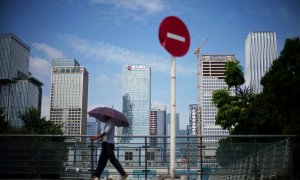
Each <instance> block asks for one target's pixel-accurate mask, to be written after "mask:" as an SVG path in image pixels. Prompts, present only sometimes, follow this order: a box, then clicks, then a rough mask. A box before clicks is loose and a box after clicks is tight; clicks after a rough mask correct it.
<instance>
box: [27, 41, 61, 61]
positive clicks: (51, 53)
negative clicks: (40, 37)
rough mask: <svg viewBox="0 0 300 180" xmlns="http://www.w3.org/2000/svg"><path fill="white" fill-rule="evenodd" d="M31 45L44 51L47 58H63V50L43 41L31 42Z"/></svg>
mask: <svg viewBox="0 0 300 180" xmlns="http://www.w3.org/2000/svg"><path fill="white" fill-rule="evenodd" d="M33 47H34V48H35V49H37V50H41V51H42V52H44V53H45V54H46V55H47V56H48V57H49V58H51V59H52V58H64V57H65V55H64V53H63V52H61V51H59V50H57V49H55V48H54V47H51V46H50V45H47V44H44V43H33Z"/></svg>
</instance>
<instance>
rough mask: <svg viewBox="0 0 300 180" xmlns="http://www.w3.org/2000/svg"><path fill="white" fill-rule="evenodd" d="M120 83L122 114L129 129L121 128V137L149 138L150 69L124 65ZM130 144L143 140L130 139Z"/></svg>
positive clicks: (145, 66)
mask: <svg viewBox="0 0 300 180" xmlns="http://www.w3.org/2000/svg"><path fill="white" fill-rule="evenodd" d="M122 83H123V113H124V115H125V116H126V117H127V119H128V121H129V128H123V131H122V135H138V136H149V135H150V111H151V68H150V67H149V66H147V65H125V66H124V67H123V82H122ZM129 140H130V139H123V140H122V141H123V142H128V141H129ZM130 142H136V143H143V142H144V139H131V140H130Z"/></svg>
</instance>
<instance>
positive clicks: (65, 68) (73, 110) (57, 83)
mask: <svg viewBox="0 0 300 180" xmlns="http://www.w3.org/2000/svg"><path fill="white" fill-rule="evenodd" d="M50 93H51V102H50V121H52V122H54V123H55V124H62V125H63V127H64V134H66V135H85V134H86V125H87V101H88V99H87V98H88V72H87V70H86V69H85V68H84V67H82V66H80V65H79V63H78V62H77V61H76V60H75V59H53V62H52V69H51V92H50Z"/></svg>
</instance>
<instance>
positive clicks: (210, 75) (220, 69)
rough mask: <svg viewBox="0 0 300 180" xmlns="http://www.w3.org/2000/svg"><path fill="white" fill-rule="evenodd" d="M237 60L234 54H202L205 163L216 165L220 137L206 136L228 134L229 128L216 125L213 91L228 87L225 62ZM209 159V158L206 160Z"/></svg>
mask: <svg viewBox="0 0 300 180" xmlns="http://www.w3.org/2000/svg"><path fill="white" fill-rule="evenodd" d="M233 60H235V56H234V55H202V59H201V120H202V122H201V124H202V127H201V132H202V135H203V136H204V138H203V145H204V146H205V148H204V149H203V150H204V151H203V156H204V159H203V161H204V164H205V163H206V164H207V165H208V166H209V165H214V164H215V163H216V161H215V158H214V157H215V150H205V149H211V148H212V149H216V147H215V146H216V145H217V143H218V141H219V139H220V137H205V136H226V135H228V134H229V132H228V131H227V130H224V129H222V128H221V126H220V125H216V124H215V123H216V119H215V117H216V114H217V107H216V106H215V105H213V103H212V93H213V91H215V90H218V89H224V88H226V89H227V88H228V85H227V84H226V82H225V80H224V79H225V75H224V73H225V63H226V62H228V61H233ZM206 159H207V160H206Z"/></svg>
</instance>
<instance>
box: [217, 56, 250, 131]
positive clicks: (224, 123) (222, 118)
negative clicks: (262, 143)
mask: <svg viewBox="0 0 300 180" xmlns="http://www.w3.org/2000/svg"><path fill="white" fill-rule="evenodd" d="M243 75H244V74H243V70H242V66H241V65H240V64H239V61H238V60H235V61H229V62H227V63H226V69H225V82H226V84H227V85H228V89H220V90H216V91H214V92H213V96H212V102H213V104H215V105H216V106H217V108H218V110H217V115H216V124H218V125H220V126H221V127H222V128H224V129H227V130H228V131H229V132H230V134H239V133H241V130H243V127H246V129H247V130H248V129H249V128H247V126H248V125H249V121H247V118H248V116H249V115H250V114H251V113H249V112H248V107H249V106H250V105H251V102H253V101H254V99H255V95H254V94H253V93H252V89H250V88H249V87H245V88H244V89H242V88H241V85H242V84H243V83H244V82H245V79H244V77H243ZM231 87H234V88H235V94H234V95H232V94H230V92H229V89H230V88H231ZM248 133H249V132H248Z"/></svg>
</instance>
